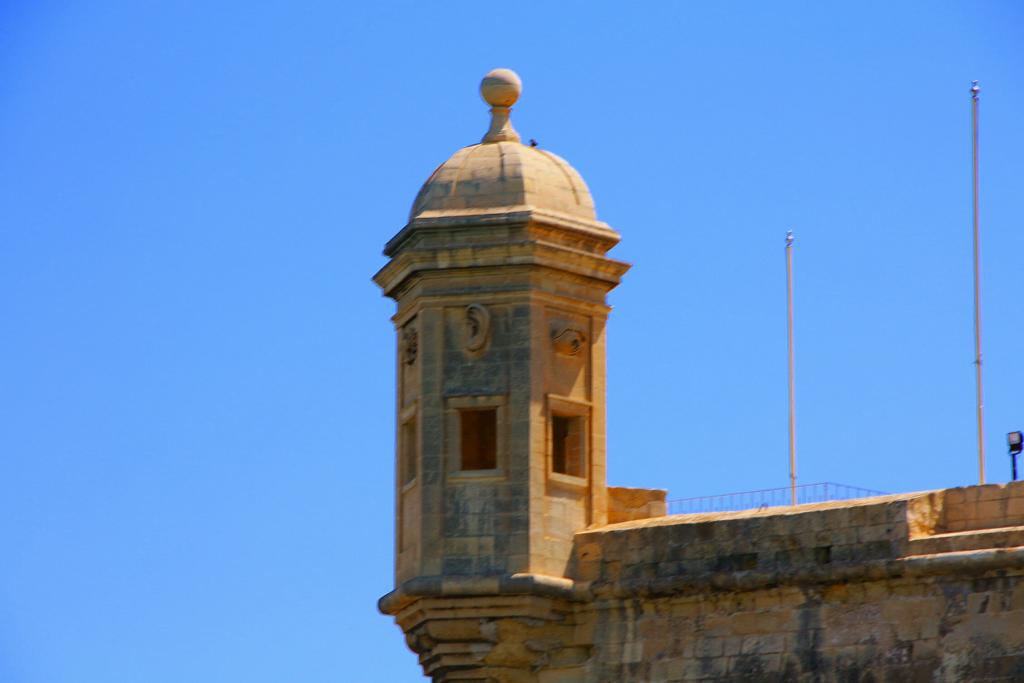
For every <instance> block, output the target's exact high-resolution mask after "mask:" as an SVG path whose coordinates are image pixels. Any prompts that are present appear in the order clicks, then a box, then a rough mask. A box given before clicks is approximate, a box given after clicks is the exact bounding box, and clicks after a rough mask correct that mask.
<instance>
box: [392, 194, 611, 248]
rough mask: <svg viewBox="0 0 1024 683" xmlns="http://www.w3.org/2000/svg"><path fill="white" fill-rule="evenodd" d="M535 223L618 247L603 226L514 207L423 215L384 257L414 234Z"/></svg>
mask: <svg viewBox="0 0 1024 683" xmlns="http://www.w3.org/2000/svg"><path fill="white" fill-rule="evenodd" d="M528 223H539V224H542V225H546V226H549V227H554V228H560V229H562V230H566V231H569V232H574V233H577V234H579V235H581V236H584V237H587V238H590V239H594V240H598V241H599V242H601V243H603V244H604V245H605V247H604V248H605V249H606V250H607V249H611V248H612V247H613V246H615V245H616V244H618V243H619V240H620V237H619V234H618V233H617V232H615V231H614V230H612V228H611V227H610V226H609V225H608V224H607V223H604V222H601V221H586V220H583V219H580V218H576V217H573V216H569V215H566V214H562V213H558V212H555V211H547V210H544V209H537V208H534V207H532V206H525V205H523V206H516V207H510V208H509V209H502V210H495V209H475V210H474V209H466V210H463V211H459V212H458V213H453V212H447V211H427V212H424V213H423V214H421V215H419V216H417V217H416V218H414V219H413V220H411V221H409V223H408V224H406V226H405V227H403V228H402V229H401V230H399V231H398V234H396V235H395V236H394V237H392V238H391V239H390V240H388V243H387V244H386V245H385V246H384V255H385V256H394V254H395V253H396V252H397V251H398V250H399V248H400V247H401V246H402V244H403V243H404V242H405V241H406V240H407V239H408V238H409V237H410V236H412V235H413V234H414V233H417V232H421V231H436V230H451V229H452V228H467V227H490V226H506V225H526V224H528Z"/></svg>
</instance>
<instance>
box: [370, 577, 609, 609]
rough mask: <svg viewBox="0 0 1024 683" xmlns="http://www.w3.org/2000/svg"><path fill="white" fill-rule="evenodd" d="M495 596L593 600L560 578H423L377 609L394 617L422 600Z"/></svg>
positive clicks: (579, 586)
mask: <svg viewBox="0 0 1024 683" xmlns="http://www.w3.org/2000/svg"><path fill="white" fill-rule="evenodd" d="M495 595H532V596H537V597H547V598H558V599H561V600H569V601H572V602H579V601H585V600H589V599H590V595H589V593H588V592H587V591H586V586H585V585H584V584H581V583H578V582H576V581H573V580H572V579H566V578H562V577H558V576H546V575H543V574H511V575H506V576H484V577H475V576H466V577H463V576H420V577H416V578H414V579H409V580H408V581H406V582H405V583H403V584H402V585H401V586H399V587H398V588H396V589H395V590H393V591H391V592H390V593H388V594H387V595H385V596H384V597H382V598H381V599H380V600H378V601H377V607H378V609H380V611H381V612H382V613H384V614H391V615H394V614H397V613H398V612H400V611H401V610H402V609H404V608H405V607H407V606H408V605H410V604H412V603H413V602H415V601H416V600H419V599H420V598H474V597H487V596H495Z"/></svg>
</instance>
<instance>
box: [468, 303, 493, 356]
mask: <svg viewBox="0 0 1024 683" xmlns="http://www.w3.org/2000/svg"><path fill="white" fill-rule="evenodd" d="M490 334H491V312H490V311H488V310H487V307H486V306H484V305H483V304H470V305H469V306H466V350H467V351H470V352H474V351H479V350H481V349H482V348H484V346H486V345H487V340H488V339H489V338H490Z"/></svg>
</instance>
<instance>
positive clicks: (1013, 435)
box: [1006, 432, 1024, 481]
mask: <svg viewBox="0 0 1024 683" xmlns="http://www.w3.org/2000/svg"><path fill="white" fill-rule="evenodd" d="M1006 443H1007V444H1008V445H1009V446H1010V462H1011V464H1012V465H1013V480H1014V481H1017V456H1018V455H1020V452H1021V451H1022V450H1024V433H1021V432H1010V433H1009V434H1007V435H1006Z"/></svg>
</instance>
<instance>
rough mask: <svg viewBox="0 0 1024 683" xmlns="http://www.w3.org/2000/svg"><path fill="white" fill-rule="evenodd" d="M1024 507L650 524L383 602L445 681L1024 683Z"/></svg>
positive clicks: (911, 499)
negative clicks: (558, 569) (498, 573)
mask: <svg viewBox="0 0 1024 683" xmlns="http://www.w3.org/2000/svg"><path fill="white" fill-rule="evenodd" d="M652 499H654V500H655V501H657V496H656V495H652ZM1022 506H1024V483H1018V484H1010V485H1001V486H977V487H967V488H962V489H950V490H946V491H933V492H924V493H918V494H907V495H900V496H886V497H881V498H873V499H865V500H861V501H848V502H843V503H829V504H818V505H805V506H800V507H798V508H785V509H773V510H762V511H751V512H743V513H721V514H709V515H678V516H672V517H656V518H652V519H645V520H634V521H628V522H624V523H620V524H612V525H608V526H605V527H601V528H596V529H590V530H588V531H585V532H581V533H579V534H577V535H576V537H575V543H574V552H573V557H572V560H571V562H570V566H569V572H568V576H566V577H542V576H536V575H517V576H513V577H489V578H481V579H475V578H470V577H464V578H460V577H435V578H420V579H417V580H416V581H415V582H410V583H409V584H406V585H405V586H403V587H402V588H401V589H399V590H398V591H396V592H395V593H392V594H391V595H389V596H387V597H385V598H384V599H383V600H382V604H381V607H382V609H383V610H384V611H386V612H388V613H390V614H394V615H395V616H396V618H397V619H398V622H399V624H400V625H401V626H402V628H403V630H404V631H405V632H406V635H407V642H409V644H410V647H412V648H413V649H414V651H416V652H417V653H419V654H420V658H421V662H423V664H424V669H425V671H426V672H427V673H428V674H429V675H431V676H432V677H433V678H434V680H435V681H438V682H440V681H456V680H459V681H478V682H480V683H585V682H586V683H624V682H636V683H640V682H655V681H657V682H662V683H682V682H683V681H717V682H722V683H725V682H729V683H739V682H754V681H758V682H760V681H786V682H789V681H815V682H817V681H822V682H825V681H829V682H831V681H836V682H846V681H874V682H878V683H881V682H882V681H922V682H923V681H930V682H932V681H934V682H940V683H946V682H953V681H983V682H994V681H1004V682H1008V681H1024V525H1022V524H1021V522H1024V517H1022V516H1021V515H1022V514H1024V513H1022ZM634 507H635V506H634Z"/></svg>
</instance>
